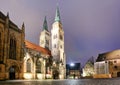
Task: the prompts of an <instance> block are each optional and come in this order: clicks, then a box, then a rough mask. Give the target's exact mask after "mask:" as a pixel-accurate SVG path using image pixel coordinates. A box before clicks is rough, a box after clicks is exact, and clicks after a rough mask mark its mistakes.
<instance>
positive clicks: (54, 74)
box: [53, 70, 59, 79]
mask: <svg viewBox="0 0 120 85" xmlns="http://www.w3.org/2000/svg"><path fill="white" fill-rule="evenodd" d="M53 79H59V72H58V71H57V70H54V71H53Z"/></svg>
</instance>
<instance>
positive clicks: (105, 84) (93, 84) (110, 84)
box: [0, 78, 120, 85]
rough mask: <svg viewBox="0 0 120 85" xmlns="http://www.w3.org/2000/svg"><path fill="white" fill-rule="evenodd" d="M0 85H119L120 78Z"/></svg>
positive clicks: (39, 81) (32, 81) (17, 81)
mask: <svg viewBox="0 0 120 85" xmlns="http://www.w3.org/2000/svg"><path fill="white" fill-rule="evenodd" d="M0 85H120V78H114V79H77V80H72V79H65V80H6V81H0Z"/></svg>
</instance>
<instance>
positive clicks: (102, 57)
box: [96, 49, 120, 62]
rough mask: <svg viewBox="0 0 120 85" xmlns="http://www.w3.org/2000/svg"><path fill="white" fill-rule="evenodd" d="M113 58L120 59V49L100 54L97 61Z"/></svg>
mask: <svg viewBox="0 0 120 85" xmlns="http://www.w3.org/2000/svg"><path fill="white" fill-rule="evenodd" d="M112 59H120V49H118V50H113V51H110V52H106V53H102V54H99V55H98V58H97V60H96V61H97V62H99V61H105V60H112Z"/></svg>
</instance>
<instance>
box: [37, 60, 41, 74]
mask: <svg viewBox="0 0 120 85" xmlns="http://www.w3.org/2000/svg"><path fill="white" fill-rule="evenodd" d="M36 73H41V62H40V60H37V61H36Z"/></svg>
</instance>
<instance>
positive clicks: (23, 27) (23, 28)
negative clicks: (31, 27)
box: [22, 22, 25, 31]
mask: <svg viewBox="0 0 120 85" xmlns="http://www.w3.org/2000/svg"><path fill="white" fill-rule="evenodd" d="M22 30H23V31H25V25H24V22H23V24H22Z"/></svg>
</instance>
